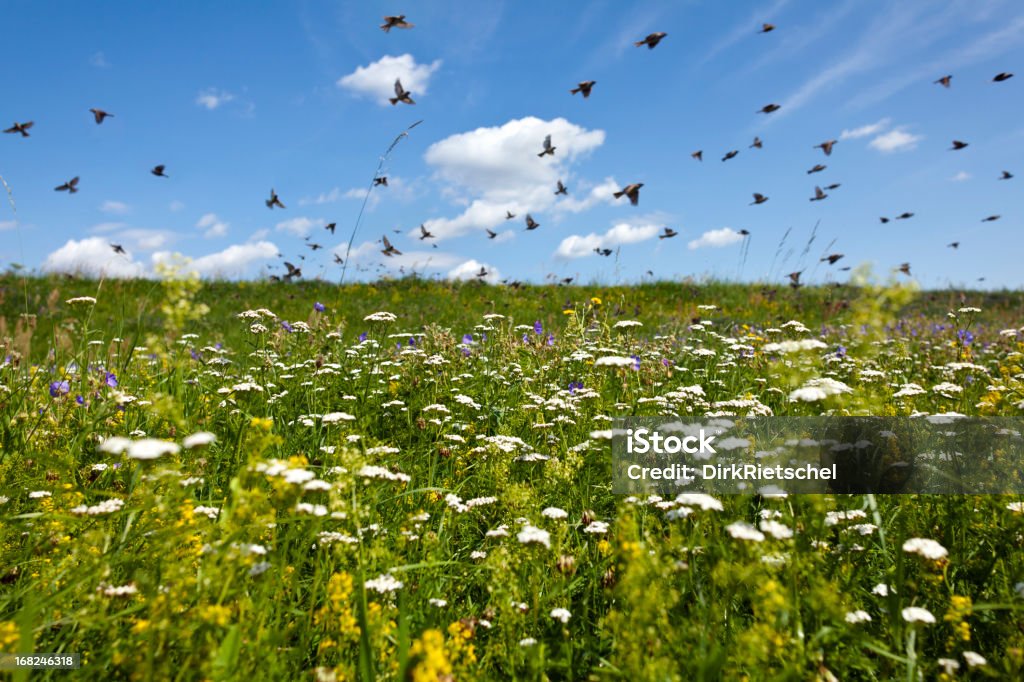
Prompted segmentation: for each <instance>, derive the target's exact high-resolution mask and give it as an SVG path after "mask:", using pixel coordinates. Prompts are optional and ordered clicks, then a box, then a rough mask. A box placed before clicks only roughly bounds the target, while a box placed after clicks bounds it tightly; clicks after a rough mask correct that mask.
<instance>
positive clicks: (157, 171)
mask: <svg viewBox="0 0 1024 682" xmlns="http://www.w3.org/2000/svg"><path fill="white" fill-rule="evenodd" d="M165 168H167V166H165V165H163V164H162V163H161V164H159V165H157V166H153V170H151V171H149V172H150V173H152V174H153V175H155V176H157V177H158V178H169V177H171V176H169V175H167V174H166V173H164V169H165Z"/></svg>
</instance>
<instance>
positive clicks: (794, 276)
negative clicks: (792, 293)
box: [786, 270, 804, 289]
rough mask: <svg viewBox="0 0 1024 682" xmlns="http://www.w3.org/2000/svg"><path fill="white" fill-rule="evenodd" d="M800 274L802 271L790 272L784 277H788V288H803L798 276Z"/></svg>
mask: <svg viewBox="0 0 1024 682" xmlns="http://www.w3.org/2000/svg"><path fill="white" fill-rule="evenodd" d="M802 274H804V271H803V270H797V271H796V272H791V273H789V274H788V275H786V277H789V286H791V287H793V288H794V289H796V288H798V287H801V286H803V285H802V284H801V283H800V275H802Z"/></svg>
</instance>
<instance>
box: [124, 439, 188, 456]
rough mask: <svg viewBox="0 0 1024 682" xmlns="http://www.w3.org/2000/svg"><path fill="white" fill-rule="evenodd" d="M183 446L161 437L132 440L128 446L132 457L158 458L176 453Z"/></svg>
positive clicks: (129, 454)
mask: <svg viewBox="0 0 1024 682" xmlns="http://www.w3.org/2000/svg"><path fill="white" fill-rule="evenodd" d="M180 450H181V448H180V447H179V446H178V445H177V444H176V443H170V442H168V441H166V440H160V439H159V438H143V439H142V440H136V441H132V443H131V445H129V446H128V451H127V452H128V456H129V457H131V458H132V459H157V458H158V457H161V456H163V455H176V454H177V453H178V452H179V451H180Z"/></svg>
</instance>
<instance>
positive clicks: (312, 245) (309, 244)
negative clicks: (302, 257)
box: [306, 242, 324, 251]
mask: <svg viewBox="0 0 1024 682" xmlns="http://www.w3.org/2000/svg"><path fill="white" fill-rule="evenodd" d="M306 246H308V247H309V248H311V249H313V250H314V251H316V250H317V249H322V248H324V247H322V246H320V245H319V244H317V243H316V242H310V243H308V244H306Z"/></svg>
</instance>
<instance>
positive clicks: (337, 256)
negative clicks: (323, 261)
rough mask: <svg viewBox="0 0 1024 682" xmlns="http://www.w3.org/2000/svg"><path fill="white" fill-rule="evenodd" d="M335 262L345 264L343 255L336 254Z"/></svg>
mask: <svg viewBox="0 0 1024 682" xmlns="http://www.w3.org/2000/svg"><path fill="white" fill-rule="evenodd" d="M334 262H335V263H337V264H338V265H344V264H345V260H344V259H343V258H342V257H341V256H339V255H338V254H334Z"/></svg>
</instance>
